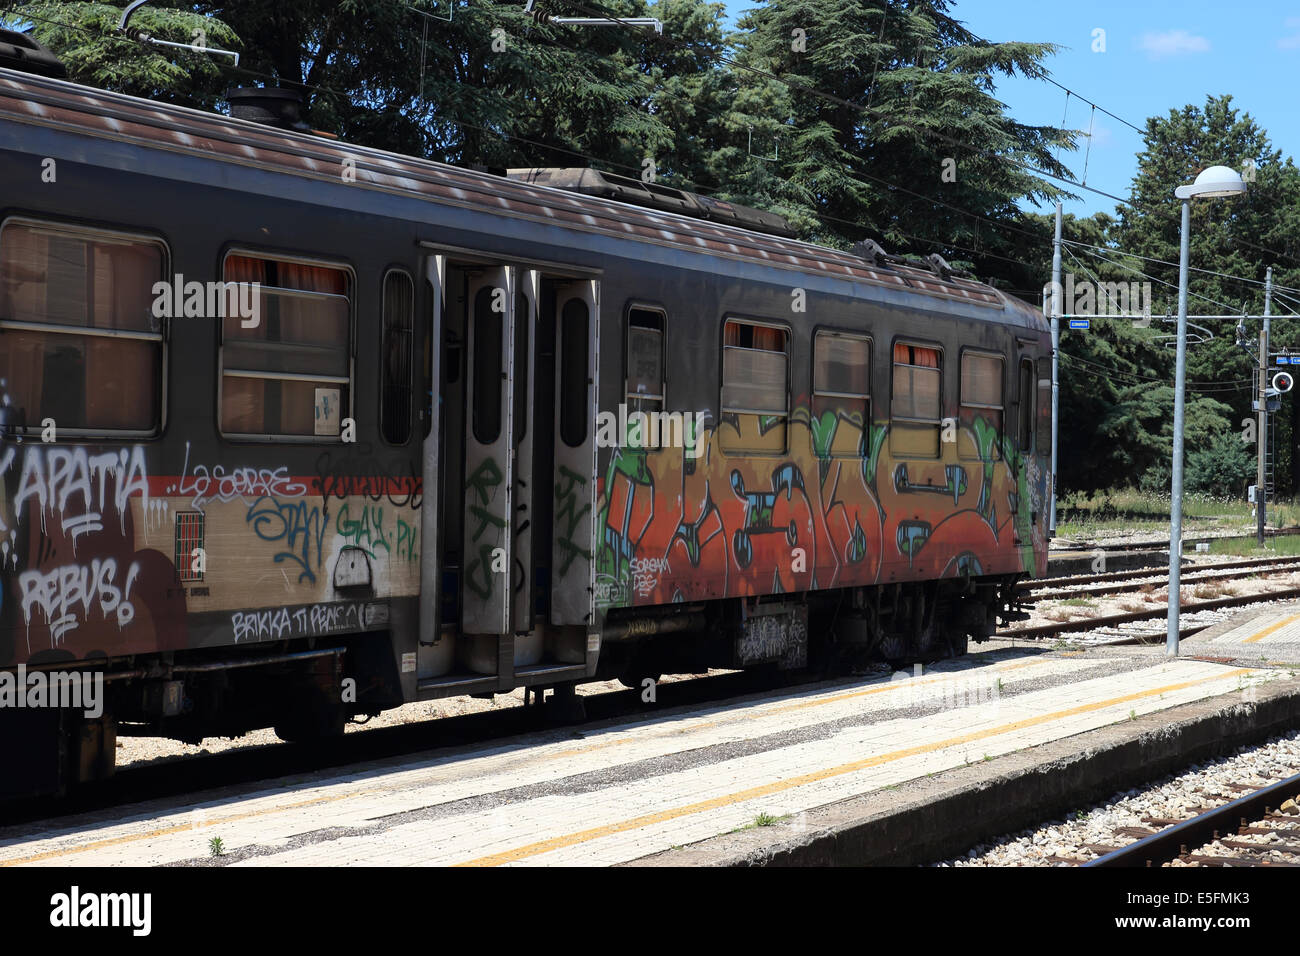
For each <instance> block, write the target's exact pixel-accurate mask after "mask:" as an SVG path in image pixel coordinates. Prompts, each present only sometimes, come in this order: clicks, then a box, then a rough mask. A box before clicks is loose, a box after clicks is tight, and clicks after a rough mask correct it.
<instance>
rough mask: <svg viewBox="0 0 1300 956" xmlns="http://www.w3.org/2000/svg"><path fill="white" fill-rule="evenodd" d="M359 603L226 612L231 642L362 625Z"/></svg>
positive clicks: (279, 637) (268, 639)
mask: <svg viewBox="0 0 1300 956" xmlns="http://www.w3.org/2000/svg"><path fill="white" fill-rule="evenodd" d="M361 609H362V605H360V604H315V605H311V606H305V607H295V608H288V607H277V608H271V609H269V610H265V611H236V612H235V613H234V614H232V615H231V616H230V626H231V628H232V629H233V630H234V632H235V643H239V642H241V641H248V640H251V641H276V640H281V639H284V638H289V637H302V636H304V635H309V634H332V633H338V632H339V631H347V630H356V629H359V628H361V627H362V618H361Z"/></svg>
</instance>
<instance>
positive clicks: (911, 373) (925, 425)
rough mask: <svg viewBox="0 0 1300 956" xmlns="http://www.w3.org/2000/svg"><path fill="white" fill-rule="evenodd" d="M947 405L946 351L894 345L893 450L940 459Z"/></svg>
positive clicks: (909, 454)
mask: <svg viewBox="0 0 1300 956" xmlns="http://www.w3.org/2000/svg"><path fill="white" fill-rule="evenodd" d="M942 408H943V353H942V352H940V351H939V350H938V349H936V348H933V347H931V346H927V345H911V344H908V343H904V342H898V343H895V345H894V381H893V387H892V389H891V392H890V406H889V414H890V419H891V421H890V425H889V450H890V451H891V452H893V453H894V454H895V455H906V456H911V457H914V458H938V457H939V438H940V427H941V425H942Z"/></svg>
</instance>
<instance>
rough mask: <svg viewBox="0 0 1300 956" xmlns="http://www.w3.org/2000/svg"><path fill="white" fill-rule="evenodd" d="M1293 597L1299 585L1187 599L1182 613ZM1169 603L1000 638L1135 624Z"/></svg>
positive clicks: (1184, 632)
mask: <svg viewBox="0 0 1300 956" xmlns="http://www.w3.org/2000/svg"><path fill="white" fill-rule="evenodd" d="M1292 598H1300V588H1283V589H1280V590H1277V591H1267V592H1265V593H1263V594H1243V595H1238V596H1236V597H1228V598H1218V599H1216V600H1213V601H1184V602H1182V605H1181V610H1182V613H1183V614H1192V613H1195V612H1197V611H1217V610H1221V609H1223V608H1237V607H1245V606H1246V605H1249V604H1261V603H1267V602H1270V601H1285V600H1290V599H1292ZM1168 610H1169V609H1168V606H1167V605H1163V604H1162V605H1160V606H1158V607H1152V608H1148V609H1146V610H1143V611H1133V612H1129V613H1125V614H1107V615H1103V616H1101V617H1084V618H1079V619H1078V620H1075V621H1059V622H1053V623H1052V624H1044V625H1039V626H1037V627H1022V628H1018V629H1016V630H1010V631H1001V632H999V633H998V637H1001V638H1040V637H1051V636H1053V635H1055V634H1062V633H1069V632H1079V631H1095V630H1098V629H1101V628H1107V627H1116V626H1119V625H1124V624H1133V623H1137V622H1141V621H1157V620H1160V619H1162V618H1164V617H1165V616H1166V614H1167V613H1168ZM1210 626H1211V625H1210V624H1201V625H1189V626H1188V627H1186V628H1182V629H1180V630H1179V635H1180V636H1181V637H1188V636H1190V635H1192V634H1195V633H1197V632H1198V631H1203V630H1205V629H1206V628H1207V627H1210ZM1133 639H1134V640H1135V641H1136V640H1140V639H1141V636H1140V635H1134V638H1133Z"/></svg>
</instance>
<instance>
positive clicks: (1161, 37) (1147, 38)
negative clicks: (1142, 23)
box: [1138, 30, 1210, 60]
mask: <svg viewBox="0 0 1300 956" xmlns="http://www.w3.org/2000/svg"><path fill="white" fill-rule="evenodd" d="M1138 46H1139V47H1140V48H1141V49H1143V50H1145V51H1146V53H1147V56H1149V57H1150V58H1151V59H1153V60H1159V59H1162V58H1164V57H1167V56H1182V55H1183V54H1185V53H1208V52H1209V50H1210V41H1209V40H1207V39H1205V37H1199V36H1196V35H1194V34H1191V33H1188V32H1187V31H1186V30H1166V31H1165V32H1164V33H1145V34H1143V35H1142V40H1141V42H1140V43H1139V44H1138Z"/></svg>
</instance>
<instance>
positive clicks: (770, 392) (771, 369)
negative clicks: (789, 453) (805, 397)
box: [720, 320, 790, 454]
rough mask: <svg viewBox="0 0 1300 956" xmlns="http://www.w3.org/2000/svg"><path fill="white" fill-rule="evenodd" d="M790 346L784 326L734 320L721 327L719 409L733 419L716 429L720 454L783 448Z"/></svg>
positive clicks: (787, 413)
mask: <svg viewBox="0 0 1300 956" xmlns="http://www.w3.org/2000/svg"><path fill="white" fill-rule="evenodd" d="M789 349H790V341H789V335H788V334H787V332H786V330H785V329H778V328H773V327H771V326H766V325H757V324H754V323H750V322H739V321H735V320H729V321H728V322H727V323H726V324H725V325H724V326H723V327H722V402H721V404H722V413H723V415H725V416H728V417H729V418H731V419H732V420H733V421H734V423H735V424H734V427H728V428H725V429H723V430H722V432H721V443H720V444H721V448H722V450H723V451H724V452H734V453H738V454H746V453H753V454H780V453H783V452H784V451H785V450H786V421H787V419H788V418H789V414H790V385H789V378H788V375H787V365H788V363H789V358H790V351H789Z"/></svg>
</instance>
